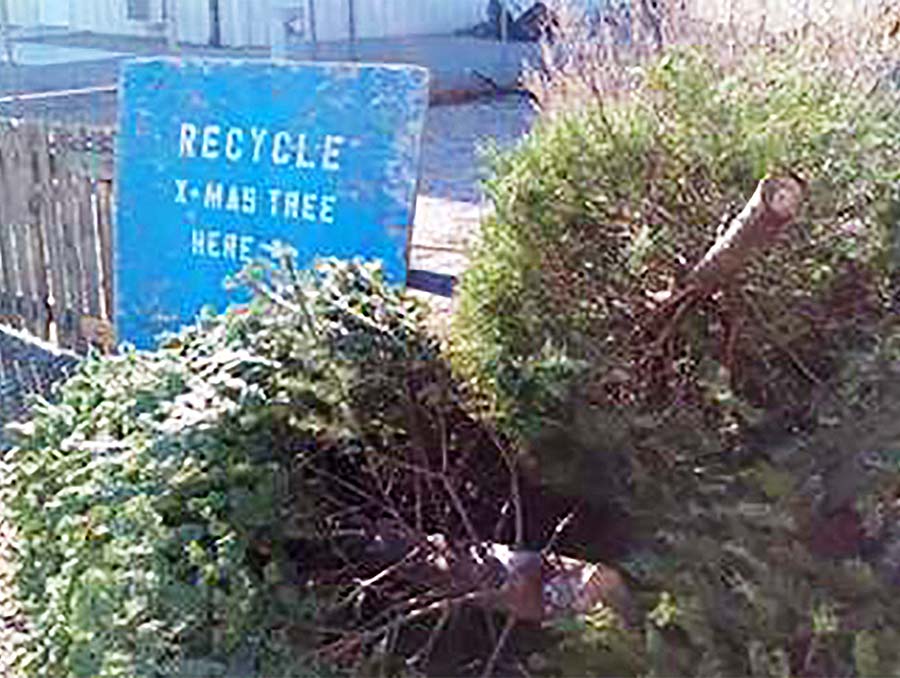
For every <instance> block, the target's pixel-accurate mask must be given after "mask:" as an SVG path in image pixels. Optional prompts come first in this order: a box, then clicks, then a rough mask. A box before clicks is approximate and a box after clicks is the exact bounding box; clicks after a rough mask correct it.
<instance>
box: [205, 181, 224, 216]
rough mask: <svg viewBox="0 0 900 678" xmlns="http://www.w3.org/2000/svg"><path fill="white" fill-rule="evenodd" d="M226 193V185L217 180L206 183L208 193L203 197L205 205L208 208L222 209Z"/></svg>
mask: <svg viewBox="0 0 900 678" xmlns="http://www.w3.org/2000/svg"><path fill="white" fill-rule="evenodd" d="M224 195H225V187H224V186H222V184H220V183H217V182H215V181H210V182H209V183H208V184H206V194H205V195H204V197H203V206H204V207H205V208H206V209H208V210H220V209H222V200H223V199H224Z"/></svg>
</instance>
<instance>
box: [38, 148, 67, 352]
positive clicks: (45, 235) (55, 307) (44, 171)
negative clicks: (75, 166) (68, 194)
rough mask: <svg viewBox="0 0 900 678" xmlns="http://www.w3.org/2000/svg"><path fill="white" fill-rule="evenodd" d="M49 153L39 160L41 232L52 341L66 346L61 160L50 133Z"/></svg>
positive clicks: (50, 338) (49, 327) (48, 331)
mask: <svg viewBox="0 0 900 678" xmlns="http://www.w3.org/2000/svg"><path fill="white" fill-rule="evenodd" d="M45 141H46V142H47V143H46V147H45V151H46V152H45V153H41V154H40V155H39V157H38V172H39V174H40V177H41V184H42V191H43V192H42V195H41V200H40V222H39V223H40V231H41V239H42V240H43V245H44V261H45V268H46V271H45V275H46V278H47V309H48V313H49V324H48V328H47V333H48V339H49V340H50V341H51V342H52V343H54V344H57V345H63V339H62V337H61V335H60V324H61V319H62V313H63V309H64V306H65V290H64V280H65V278H64V276H63V271H62V251H61V247H60V229H59V203H58V202H57V200H56V193H57V191H58V190H59V176H58V173H59V159H58V158H57V157H56V149H55V148H54V145H53V141H54V139H53V134H52V132H51V131H49V130H48V135H47V137H45Z"/></svg>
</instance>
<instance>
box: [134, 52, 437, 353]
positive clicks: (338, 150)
mask: <svg viewBox="0 0 900 678" xmlns="http://www.w3.org/2000/svg"><path fill="white" fill-rule="evenodd" d="M427 89H428V74H427V71H426V70H425V69H422V68H419V67H415V66H388V65H369V64H334V63H331V64H318V63H316V64H301V63H274V62H265V61H256V62H254V61H231V60H208V59H205V60H200V59H171V58H160V59H139V60H135V61H131V62H129V63H127V64H125V65H124V66H123V71H122V74H121V83H120V95H119V96H120V97H121V101H120V121H119V123H120V131H119V141H118V143H119V146H118V149H117V159H118V169H117V188H118V195H117V224H116V306H117V309H116V329H117V334H118V338H119V340H120V341H127V342H130V343H133V344H135V345H136V346H138V347H139V348H143V347H149V346H152V344H153V340H154V337H155V336H156V335H158V334H159V333H160V332H162V331H166V330H176V329H178V327H179V326H181V325H182V324H186V323H189V322H191V321H192V320H193V319H194V318H195V317H196V313H197V312H198V311H199V310H200V309H201V308H202V307H203V306H205V305H214V306H216V307H217V308H218V309H219V310H221V309H222V308H223V307H224V306H225V305H226V303H228V302H230V301H236V300H238V299H236V298H233V297H232V296H231V294H232V293H230V292H226V291H225V289H224V286H223V281H224V279H225V278H226V277H227V276H228V275H229V274H231V273H233V272H235V271H236V270H238V269H240V267H241V266H242V265H243V264H244V263H245V262H247V261H248V260H250V259H252V258H255V257H257V256H263V255H264V251H263V250H262V249H261V248H262V247H264V246H265V245H268V244H270V243H272V242H275V241H281V242H284V243H288V244H290V245H291V246H293V247H294V248H295V249H296V250H297V252H298V257H299V260H300V263H301V264H305V263H310V262H311V261H312V259H314V258H315V257H317V256H337V257H342V258H352V257H363V258H365V259H379V260H381V261H382V262H383V264H384V267H385V271H386V275H387V276H388V278H389V279H391V280H392V281H395V282H397V283H404V282H405V280H406V254H407V240H408V237H409V231H410V227H411V223H412V218H413V209H414V204H415V190H416V182H417V178H418V164H419V146H420V140H421V135H422V128H423V125H424V118H425V111H426V108H427V101H428V92H427Z"/></svg>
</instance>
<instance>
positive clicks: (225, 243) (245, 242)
mask: <svg viewBox="0 0 900 678" xmlns="http://www.w3.org/2000/svg"><path fill="white" fill-rule="evenodd" d="M255 242H256V238H255V237H254V236H252V235H242V234H240V233H233V232H229V233H223V232H222V231H218V230H213V229H205V228H195V229H194V230H193V231H192V232H191V254H192V255H193V256H195V257H198V258H203V259H221V260H224V261H234V262H244V263H246V262H248V261H250V260H251V259H252V258H253V245H254V243H255Z"/></svg>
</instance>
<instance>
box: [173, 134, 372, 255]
mask: <svg viewBox="0 0 900 678" xmlns="http://www.w3.org/2000/svg"><path fill="white" fill-rule="evenodd" d="M357 146H358V145H357ZM349 147H350V144H349V143H348V139H347V137H346V136H344V135H341V134H328V133H317V134H311V133H309V132H305V131H302V130H299V131H298V130H290V129H268V128H265V127H261V126H241V125H233V124H228V123H226V122H223V121H218V122H215V121H209V123H208V124H207V123H206V122H195V121H185V122H181V123H180V127H179V129H178V155H179V157H181V158H185V159H191V160H197V161H200V162H203V161H210V162H219V163H224V164H226V165H227V166H236V165H240V164H244V165H260V164H268V165H269V166H270V167H273V168H278V169H279V170H282V168H283V170H282V171H284V172H294V173H296V176H298V178H299V179H300V181H299V183H301V184H302V183H305V182H306V181H309V180H310V179H311V177H309V173H310V172H315V171H319V172H322V173H325V174H333V173H336V172H340V171H342V170H343V169H344V153H345V150H346V149H347V148H349ZM355 147H356V146H354V148H355ZM279 176H282V175H279ZM308 177H309V178H308ZM173 181H174V189H175V203H176V204H178V205H185V206H192V205H195V206H197V207H198V208H202V209H204V210H208V211H211V212H218V213H228V214H229V215H235V216H238V215H239V216H243V217H247V218H253V217H256V216H258V215H259V214H260V213H261V214H263V215H265V216H266V217H271V218H273V219H279V220H285V221H294V222H300V223H303V224H327V225H331V224H334V223H335V222H336V218H337V212H338V198H337V196H336V195H333V194H330V193H325V192H324V191H322V190H321V189H316V188H313V187H312V186H305V187H304V186H302V185H299V186H291V185H290V184H288V185H282V186H281V187H279V188H276V187H273V186H265V185H261V186H259V185H247V184H241V183H231V182H229V181H217V180H208V179H203V180H190V179H174V180H173ZM279 183H281V182H280V181H279ZM266 200H268V205H267V204H266ZM255 243H256V240H255V236H250V235H243V234H241V233H237V232H233V231H231V229H230V227H228V226H225V227H219V228H218V229H216V228H214V227H192V230H191V252H192V254H193V256H195V257H201V258H204V259H211V260H220V261H231V262H246V261H248V260H250V258H251V257H252V256H253V255H254V249H255Z"/></svg>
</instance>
